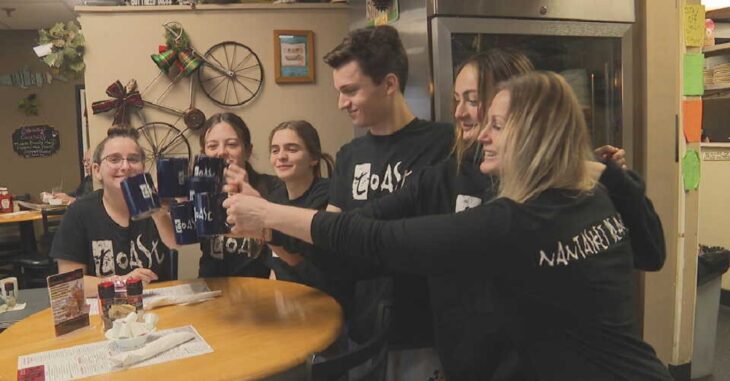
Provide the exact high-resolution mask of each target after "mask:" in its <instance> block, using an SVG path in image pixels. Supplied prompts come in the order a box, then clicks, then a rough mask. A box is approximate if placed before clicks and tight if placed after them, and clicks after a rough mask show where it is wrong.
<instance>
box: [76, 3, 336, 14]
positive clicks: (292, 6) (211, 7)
mask: <svg viewBox="0 0 730 381" xmlns="http://www.w3.org/2000/svg"><path fill="white" fill-rule="evenodd" d="M347 8H348V5H347V3H283V4H273V3H240V4H198V5H196V6H195V7H192V6H190V5H148V6H144V5H137V6H129V5H116V6H92V5H77V6H76V7H74V10H75V11H76V12H78V13H121V12H138V13H143V12H180V11H193V12H195V11H221V10H226V11H227V10H269V9H280V10H297V9H322V10H327V9H347Z"/></svg>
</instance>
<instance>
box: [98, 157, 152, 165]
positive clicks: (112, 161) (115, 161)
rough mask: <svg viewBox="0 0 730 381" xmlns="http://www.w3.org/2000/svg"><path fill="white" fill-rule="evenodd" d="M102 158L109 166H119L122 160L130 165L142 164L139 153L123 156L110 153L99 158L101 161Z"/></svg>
mask: <svg viewBox="0 0 730 381" xmlns="http://www.w3.org/2000/svg"><path fill="white" fill-rule="evenodd" d="M104 160H106V162H107V163H109V166H110V167H121V166H122V162H123V161H126V162H127V164H129V166H130V167H133V166H139V165H140V164H142V156H141V155H129V156H127V157H123V156H122V155H117V154H112V155H108V156H104V157H103V158H101V161H104Z"/></svg>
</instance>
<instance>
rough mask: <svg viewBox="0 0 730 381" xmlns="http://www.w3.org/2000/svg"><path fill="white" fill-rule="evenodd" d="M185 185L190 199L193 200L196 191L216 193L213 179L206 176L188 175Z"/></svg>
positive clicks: (215, 184)
mask: <svg viewBox="0 0 730 381" xmlns="http://www.w3.org/2000/svg"><path fill="white" fill-rule="evenodd" d="M187 186H188V196H189V199H190V201H195V194H196V193H216V192H217V191H218V185H217V183H216V181H215V179H214V178H212V177H206V176H192V177H188V184H187Z"/></svg>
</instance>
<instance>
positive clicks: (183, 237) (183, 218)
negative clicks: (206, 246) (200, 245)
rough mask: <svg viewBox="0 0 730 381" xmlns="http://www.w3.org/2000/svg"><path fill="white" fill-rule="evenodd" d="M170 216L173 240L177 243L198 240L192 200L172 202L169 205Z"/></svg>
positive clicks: (182, 243) (181, 243)
mask: <svg viewBox="0 0 730 381" xmlns="http://www.w3.org/2000/svg"><path fill="white" fill-rule="evenodd" d="M170 216H171V217H172V227H173V229H174V230H175V242H176V243H177V244H178V245H189V244H191V243H197V242H198V233H197V231H196V230H195V212H194V208H193V203H192V201H185V202H181V203H177V204H173V205H172V206H171V207H170Z"/></svg>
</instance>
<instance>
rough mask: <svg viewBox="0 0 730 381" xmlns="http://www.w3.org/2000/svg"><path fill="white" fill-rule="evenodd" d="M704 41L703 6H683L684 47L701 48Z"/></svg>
mask: <svg viewBox="0 0 730 381" xmlns="http://www.w3.org/2000/svg"><path fill="white" fill-rule="evenodd" d="M704 41H705V6H704V5H700V4H689V5H685V6H684V45H686V46H696V47H702V45H703V44H704Z"/></svg>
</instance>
